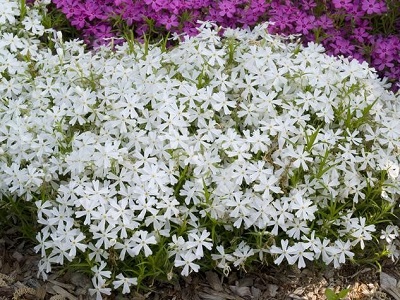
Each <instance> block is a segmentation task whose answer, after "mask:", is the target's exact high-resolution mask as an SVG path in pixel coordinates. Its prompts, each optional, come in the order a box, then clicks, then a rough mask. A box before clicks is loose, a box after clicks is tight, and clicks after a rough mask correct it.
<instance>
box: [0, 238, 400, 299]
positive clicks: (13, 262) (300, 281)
mask: <svg viewBox="0 0 400 300" xmlns="http://www.w3.org/2000/svg"><path fill="white" fill-rule="evenodd" d="M31 248H32V245H28V243H27V242H26V241H24V240H22V239H18V238H15V237H13V238H9V237H7V235H6V236H4V237H2V238H0V300H3V299H4V300H5V299H13V300H24V299H26V300H44V299H46V300H47V299H50V300H60V299H67V300H86V299H91V298H90V296H89V294H88V288H90V278H89V277H87V276H85V275H83V274H81V273H68V272H67V273H65V274H62V275H61V273H60V274H58V273H57V272H55V273H53V274H51V275H50V276H49V278H48V280H47V281H42V280H40V279H38V278H37V277H36V275H37V262H38V260H39V259H40V258H39V256H38V255H37V254H36V253H34V252H33V251H32V249H31ZM382 271H383V272H387V274H391V276H393V277H394V278H398V283H399V284H398V287H400V266H399V265H394V264H389V263H388V264H387V265H383V268H382ZM393 274H395V275H393ZM381 277H382V273H379V272H378V270H377V269H376V268H374V267H362V268H355V267H349V266H348V267H345V268H342V269H339V270H335V269H333V268H326V269H325V270H324V271H321V270H316V269H314V268H313V267H312V266H311V267H310V268H306V269H303V270H298V269H296V268H295V267H292V268H285V269H283V268H277V267H265V268H263V269H262V270H259V271H258V272H257V273H250V272H249V273H245V272H243V271H242V272H232V273H231V274H230V276H229V277H224V276H221V275H219V274H218V273H217V272H206V273H204V274H201V273H200V274H194V275H192V276H189V277H187V278H184V279H182V280H181V281H180V282H179V283H175V284H174V285H172V284H158V285H157V286H156V287H150V288H149V290H150V291H149V292H147V293H142V294H138V293H132V294H131V295H129V296H126V295H119V294H118V293H114V294H113V295H111V296H109V297H105V298H104V299H108V300H114V299H115V300H125V299H132V300H147V299H148V300H161V299H171V300H291V299H293V300H295V299H304V300H320V299H326V297H325V290H326V288H328V287H329V288H330V289H332V290H334V291H336V292H338V291H340V290H342V289H345V288H348V289H350V292H349V294H348V295H347V297H346V298H345V299H349V300H351V299H376V300H389V299H395V300H399V298H396V296H394V297H391V296H390V294H389V293H386V292H385V291H384V289H383V288H382V287H381V285H380V283H381V280H382V278H381ZM393 277H390V278H389V279H390V280H393ZM390 280H389V281H390ZM394 284H397V282H396V281H395V282H394ZM386 291H387V289H386Z"/></svg>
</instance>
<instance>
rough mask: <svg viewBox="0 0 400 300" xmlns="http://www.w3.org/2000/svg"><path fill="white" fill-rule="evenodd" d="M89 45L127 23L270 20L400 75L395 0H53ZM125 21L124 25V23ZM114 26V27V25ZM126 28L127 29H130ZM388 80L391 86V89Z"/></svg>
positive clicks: (153, 28)
mask: <svg viewBox="0 0 400 300" xmlns="http://www.w3.org/2000/svg"><path fill="white" fill-rule="evenodd" d="M53 3H55V5H56V6H57V7H58V8H59V9H60V10H61V11H63V12H64V13H65V14H66V16H67V17H68V19H69V20H70V21H71V24H72V25H73V26H75V27H76V28H78V29H79V30H82V34H83V37H84V38H85V41H86V42H87V43H89V44H91V45H96V44H99V43H100V44H101V43H108V42H109V39H110V38H111V37H113V36H116V37H119V38H121V35H124V34H126V33H127V31H126V29H127V28H130V29H133V30H134V32H135V38H138V39H142V38H143V35H144V34H145V33H147V34H149V33H152V34H157V35H163V34H164V35H165V34H166V32H167V31H170V32H172V33H182V32H184V33H186V34H189V35H195V34H197V30H196V27H197V26H198V24H197V20H211V21H213V22H216V23H217V24H218V25H220V26H223V27H230V28H235V27H247V26H250V27H252V26H254V25H255V24H258V23H260V22H262V21H270V22H273V24H271V25H270V26H269V29H268V30H269V32H270V33H277V34H285V35H291V34H301V40H302V42H303V43H304V44H305V45H306V44H307V43H308V42H310V41H314V42H317V43H322V45H323V46H324V47H325V48H326V51H327V53H328V54H331V55H336V56H337V55H344V56H346V57H353V58H356V59H358V60H359V61H360V62H362V61H367V62H369V63H370V65H371V66H372V67H374V68H376V69H377V70H378V71H379V74H380V76H386V77H388V78H389V79H390V80H391V81H392V82H393V83H399V78H400V64H399V62H400V2H399V1H393V0H386V1H383V0H354V1H347V0H346V1H343V0H327V1H318V0H315V1H314V0H301V1H294V0H286V1H280V0H272V1H266V0H248V1H237V0H221V1H209V0H202V1H178V0H177V1H164V0H157V1H148V0H145V1H131V0H118V1H114V0H103V1H93V0H80V1H68V0H53ZM127 26H128V27H127ZM116 30H117V31H116ZM130 32H132V31H130ZM397 88H398V86H397V85H394V86H393V89H395V90H397Z"/></svg>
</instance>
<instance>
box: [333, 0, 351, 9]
mask: <svg viewBox="0 0 400 300" xmlns="http://www.w3.org/2000/svg"><path fill="white" fill-rule="evenodd" d="M332 3H333V6H334V7H335V8H337V9H340V8H343V9H345V10H348V9H351V8H352V7H353V3H352V0H332Z"/></svg>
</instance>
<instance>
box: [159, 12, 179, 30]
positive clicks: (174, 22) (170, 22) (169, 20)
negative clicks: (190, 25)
mask: <svg viewBox="0 0 400 300" xmlns="http://www.w3.org/2000/svg"><path fill="white" fill-rule="evenodd" d="M160 23H161V24H163V25H165V28H166V29H167V30H171V28H172V27H177V26H178V25H179V22H178V18H177V17H176V16H175V15H171V16H170V15H163V16H162V17H161V18H160Z"/></svg>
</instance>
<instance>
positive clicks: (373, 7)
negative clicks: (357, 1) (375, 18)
mask: <svg viewBox="0 0 400 300" xmlns="http://www.w3.org/2000/svg"><path fill="white" fill-rule="evenodd" d="M361 8H362V10H363V11H365V12H366V13H367V14H369V15H372V14H381V13H384V12H386V11H387V7H386V4H385V3H384V2H377V0H363V1H362V5H361Z"/></svg>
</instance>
